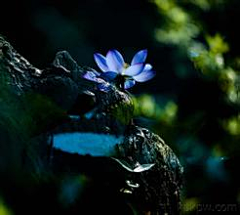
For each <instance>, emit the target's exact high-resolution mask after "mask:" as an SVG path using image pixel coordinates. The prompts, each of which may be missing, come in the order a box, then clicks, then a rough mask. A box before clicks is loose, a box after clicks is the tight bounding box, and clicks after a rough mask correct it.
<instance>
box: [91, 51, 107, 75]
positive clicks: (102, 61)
mask: <svg viewBox="0 0 240 215" xmlns="http://www.w3.org/2000/svg"><path fill="white" fill-rule="evenodd" d="M94 60H95V62H96V64H97V65H98V67H99V68H100V69H101V70H102V71H103V72H106V71H108V70H109V69H108V66H107V62H106V58H105V57H104V56H103V55H101V54H99V53H96V54H94Z"/></svg>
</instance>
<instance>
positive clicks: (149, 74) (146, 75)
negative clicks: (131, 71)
mask: <svg viewBox="0 0 240 215" xmlns="http://www.w3.org/2000/svg"><path fill="white" fill-rule="evenodd" d="M155 75H156V72H155V71H153V70H143V71H142V72H141V73H140V74H139V75H136V76H133V79H134V80H136V81H137V82H145V81H148V80H150V79H152V78H153V77H154V76H155Z"/></svg>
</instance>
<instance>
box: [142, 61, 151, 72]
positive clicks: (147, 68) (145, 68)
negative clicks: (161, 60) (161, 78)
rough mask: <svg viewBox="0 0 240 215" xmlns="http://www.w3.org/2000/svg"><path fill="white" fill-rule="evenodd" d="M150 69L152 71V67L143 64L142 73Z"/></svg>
mask: <svg viewBox="0 0 240 215" xmlns="http://www.w3.org/2000/svg"><path fill="white" fill-rule="evenodd" d="M151 69H152V65H151V64H149V63H147V64H145V66H144V69H143V71H145V70H151Z"/></svg>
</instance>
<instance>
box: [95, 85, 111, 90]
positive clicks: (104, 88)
mask: <svg viewBox="0 0 240 215" xmlns="http://www.w3.org/2000/svg"><path fill="white" fill-rule="evenodd" d="M97 87H98V89H99V90H100V91H103V92H109V90H110V89H111V85H110V84H107V83H101V84H98V85H97Z"/></svg>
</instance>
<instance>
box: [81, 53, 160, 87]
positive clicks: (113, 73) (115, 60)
mask: <svg viewBox="0 0 240 215" xmlns="http://www.w3.org/2000/svg"><path fill="white" fill-rule="evenodd" d="M146 58H147V50H146V49H144V50H141V51H139V52H137V53H136V54H135V55H134V57H133V59H132V61H131V64H130V65H128V64H126V63H125V61H124V59H123V56H122V55H121V53H120V52H118V51H117V50H115V49H113V50H110V51H108V53H107V55H106V57H104V56H103V55H101V54H99V53H96V54H94V59H95V62H96V63H97V65H98V67H99V68H100V69H101V71H102V72H101V73H99V72H96V71H91V72H87V73H86V74H85V76H84V78H86V79H88V80H91V81H94V82H97V83H100V82H101V79H104V80H106V81H107V82H110V83H114V84H115V85H117V86H118V87H121V88H124V89H128V88H130V87H132V86H134V85H135V83H136V82H145V81H148V80H150V79H152V78H153V77H154V76H155V72H154V71H153V70H152V66H151V65H150V64H146V63H145V60H146Z"/></svg>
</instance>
